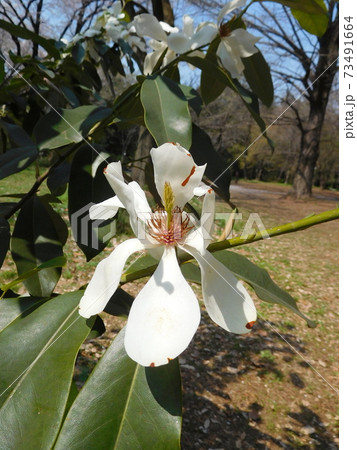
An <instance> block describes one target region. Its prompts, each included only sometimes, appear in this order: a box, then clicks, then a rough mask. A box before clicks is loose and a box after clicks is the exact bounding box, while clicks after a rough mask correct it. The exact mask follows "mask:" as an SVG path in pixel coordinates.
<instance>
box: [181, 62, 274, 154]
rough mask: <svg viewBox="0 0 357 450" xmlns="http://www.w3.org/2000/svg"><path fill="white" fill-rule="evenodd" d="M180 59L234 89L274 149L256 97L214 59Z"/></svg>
mask: <svg viewBox="0 0 357 450" xmlns="http://www.w3.org/2000/svg"><path fill="white" fill-rule="evenodd" d="M180 58H181V59H182V60H183V61H186V62H189V63H190V64H192V65H194V66H196V67H198V68H199V69H201V70H202V71H208V72H209V73H211V74H212V76H213V77H214V78H215V79H217V80H218V81H219V82H221V83H222V84H224V85H225V86H227V87H229V88H230V89H233V90H234V91H235V92H236V93H237V94H238V95H240V97H241V98H242V100H243V103H244V105H245V106H246V108H247V109H248V111H249V112H250V114H251V116H252V117H253V119H254V120H255V121H256V123H257V124H258V126H259V128H260V129H261V131H262V133H263V136H264V137H265V138H266V139H267V141H268V144H269V145H270V147H271V148H272V149H274V143H273V142H272V140H271V139H269V137H268V136H267V134H266V132H265V128H266V127H265V123H264V120H263V119H262V118H261V117H260V113H259V102H258V98H257V97H256V95H254V94H253V93H252V92H249V91H248V90H247V89H245V88H244V87H243V86H242V85H241V84H240V83H239V82H238V81H237V80H232V78H231V77H230V76H229V75H228V73H227V72H225V71H224V70H223V69H222V68H221V67H219V66H217V64H216V63H214V62H213V60H212V58H204V59H203V58H199V57H198V56H185V55H182V56H181V57H180ZM208 95H209V93H208ZM202 98H203V101H204V102H205V103H207V102H209V101H211V98H210V97H208V98H207V99H205V97H204V96H203V95H202Z"/></svg>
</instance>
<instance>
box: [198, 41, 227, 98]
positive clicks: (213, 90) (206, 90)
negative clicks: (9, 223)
mask: <svg viewBox="0 0 357 450" xmlns="http://www.w3.org/2000/svg"><path fill="white" fill-rule="evenodd" d="M218 42H219V41H218V40H216V39H215V40H214V41H213V42H211V44H210V46H209V47H208V50H207V54H206V57H205V64H206V65H205V66H204V68H203V69H202V71H201V86H200V87H201V95H202V98H203V100H204V102H205V104H206V105H208V104H209V103H211V102H213V100H215V99H216V98H217V97H219V96H220V95H221V94H222V92H223V91H224V89H225V88H226V87H227V83H226V82H225V81H226V80H224V81H223V80H222V74H221V73H220V68H219V63H218V58H217V55H216V51H217V47H218Z"/></svg>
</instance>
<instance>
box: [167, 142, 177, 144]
mask: <svg viewBox="0 0 357 450" xmlns="http://www.w3.org/2000/svg"><path fill="white" fill-rule="evenodd" d="M169 144H172V145H177V143H176V142H169Z"/></svg>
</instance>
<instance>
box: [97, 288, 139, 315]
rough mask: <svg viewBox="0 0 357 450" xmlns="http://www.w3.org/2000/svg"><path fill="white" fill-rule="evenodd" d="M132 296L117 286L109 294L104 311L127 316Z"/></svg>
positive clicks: (132, 299)
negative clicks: (112, 292)
mask: <svg viewBox="0 0 357 450" xmlns="http://www.w3.org/2000/svg"><path fill="white" fill-rule="evenodd" d="M133 301H134V297H133V296H131V295H130V294H128V293H127V292H125V291H124V290H123V289H121V288H118V289H117V290H116V291H115V292H114V294H113V295H112V296H111V298H110V300H109V302H108V303H107V305H106V307H105V308H104V311H105V312H106V313H108V314H111V315H112V316H127V315H128V314H129V311H130V308H131V305H132V304H133Z"/></svg>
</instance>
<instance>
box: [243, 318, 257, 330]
mask: <svg viewBox="0 0 357 450" xmlns="http://www.w3.org/2000/svg"><path fill="white" fill-rule="evenodd" d="M254 324H255V320H253V321H252V322H248V323H247V325H246V326H245V327H246V328H248V330H251V329H252V328H253V325H254Z"/></svg>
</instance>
